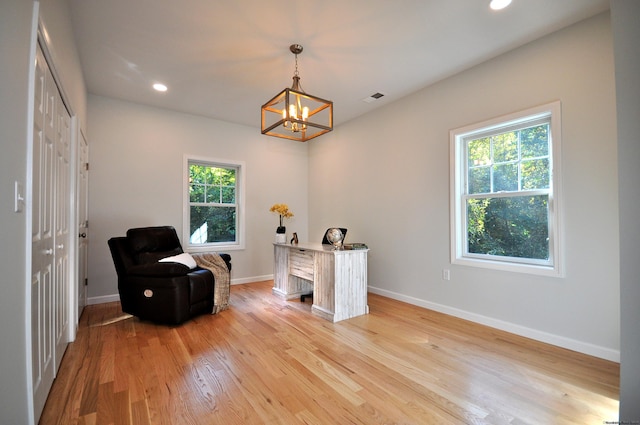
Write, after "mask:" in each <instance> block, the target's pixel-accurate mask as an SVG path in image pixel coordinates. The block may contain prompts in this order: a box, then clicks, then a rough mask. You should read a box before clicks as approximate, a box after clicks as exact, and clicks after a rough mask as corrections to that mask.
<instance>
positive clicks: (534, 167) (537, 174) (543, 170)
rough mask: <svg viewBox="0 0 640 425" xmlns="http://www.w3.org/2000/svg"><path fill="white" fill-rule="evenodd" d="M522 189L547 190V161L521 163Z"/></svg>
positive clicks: (535, 160) (537, 160)
mask: <svg viewBox="0 0 640 425" xmlns="http://www.w3.org/2000/svg"><path fill="white" fill-rule="evenodd" d="M521 166H522V189H548V188H549V179H550V175H549V159H547V158H545V159H534V160H531V161H522V165H521Z"/></svg>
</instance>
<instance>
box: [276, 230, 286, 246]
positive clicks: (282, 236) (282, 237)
mask: <svg viewBox="0 0 640 425" xmlns="http://www.w3.org/2000/svg"><path fill="white" fill-rule="evenodd" d="M276 243H287V228H286V227H284V226H278V228H277V229H276Z"/></svg>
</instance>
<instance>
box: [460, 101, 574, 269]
mask: <svg viewBox="0 0 640 425" xmlns="http://www.w3.org/2000/svg"><path fill="white" fill-rule="evenodd" d="M450 137H451V158H452V161H453V164H452V167H451V168H452V176H451V182H452V188H451V235H452V243H451V261H452V263H454V264H464V265H472V266H478V267H488V268H495V269H501V270H510V271H518V272H527V273H535V274H545V275H556V276H559V275H561V273H562V271H561V264H560V245H561V238H560V224H559V201H558V200H559V190H560V172H559V171H560V170H559V166H560V155H559V153H560V103H559V102H554V103H552V104H548V105H543V106H541V107H537V108H532V109H529V110H527V111H523V112H520V113H516V114H511V115H509V116H506V117H501V118H498V119H494V120H490V121H487V122H484V123H480V124H476V125H471V126H467V127H464V128H460V129H456V130H452V131H451V135H450Z"/></svg>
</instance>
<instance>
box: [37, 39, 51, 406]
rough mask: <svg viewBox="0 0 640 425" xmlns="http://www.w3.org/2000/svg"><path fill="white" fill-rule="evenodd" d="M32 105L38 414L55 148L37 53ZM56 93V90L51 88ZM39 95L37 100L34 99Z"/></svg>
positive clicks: (45, 347) (45, 360) (45, 388)
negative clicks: (34, 94) (34, 96)
mask: <svg viewBox="0 0 640 425" xmlns="http://www.w3.org/2000/svg"><path fill="white" fill-rule="evenodd" d="M35 78H36V103H35V106H34V129H33V131H34V140H33V145H34V146H33V176H32V182H33V183H32V184H33V189H32V196H33V199H32V204H33V208H32V214H33V216H32V222H33V232H32V244H31V245H32V246H31V256H32V258H31V261H32V266H31V267H32V273H31V275H32V279H31V281H32V287H31V302H32V305H31V334H32V336H31V340H32V345H33V346H32V350H33V352H32V359H33V360H34V364H33V366H32V367H33V390H34V405H35V406H36V411H41V410H42V406H44V402H45V401H46V398H47V394H48V392H49V388H50V387H51V384H52V383H53V378H54V366H53V361H52V360H53V344H52V341H53V337H52V328H51V319H52V312H51V306H52V304H53V299H52V288H51V284H52V283H51V282H52V280H53V275H52V270H53V267H54V251H53V242H54V240H53V231H52V228H53V203H52V200H53V195H54V194H53V190H54V185H53V172H54V171H53V169H54V160H53V159H54V155H53V150H54V144H55V137H56V134H55V119H53V118H52V117H53V116H54V114H55V102H54V100H55V97H56V95H54V94H53V93H52V88H55V84H54V82H53V77H52V76H51V73H50V72H49V69H48V66H47V64H46V61H45V59H44V56H43V55H42V52H41V51H40V50H39V49H38V53H37V56H36V76H35ZM55 89H56V91H57V88H55ZM39 95H41V98H38V96H39Z"/></svg>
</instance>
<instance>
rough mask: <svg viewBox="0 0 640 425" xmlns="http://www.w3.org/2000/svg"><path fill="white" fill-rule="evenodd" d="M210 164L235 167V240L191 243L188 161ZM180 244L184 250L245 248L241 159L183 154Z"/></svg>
mask: <svg viewBox="0 0 640 425" xmlns="http://www.w3.org/2000/svg"><path fill="white" fill-rule="evenodd" d="M190 162H197V163H199V164H205V165H210V166H212V167H222V168H235V169H236V170H237V172H236V240H235V242H217V243H206V244H192V243H191V242H190V236H191V235H190V225H189V215H190V211H191V210H190V205H189V204H190V199H189V163H190ZM182 168H183V169H182V196H183V200H182V241H183V243H182V245H183V248H184V250H185V251H186V252H221V251H233V250H240V249H244V248H245V229H246V227H245V183H244V182H245V174H246V166H245V163H244V162H243V161H235V160H229V159H220V158H207V157H202V156H197V155H184V160H183V167H182Z"/></svg>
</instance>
